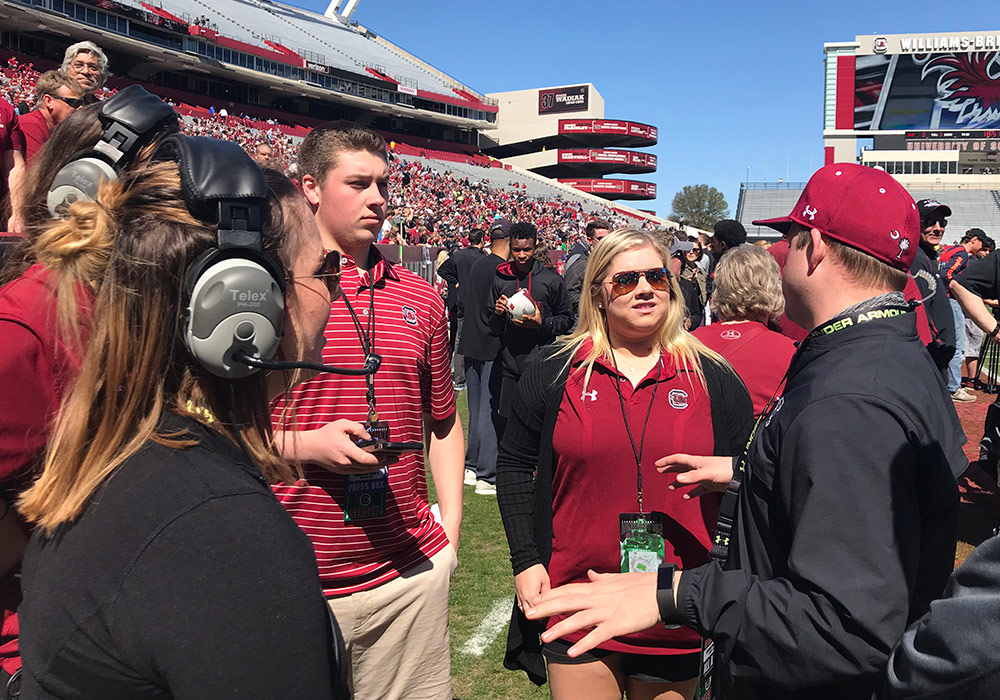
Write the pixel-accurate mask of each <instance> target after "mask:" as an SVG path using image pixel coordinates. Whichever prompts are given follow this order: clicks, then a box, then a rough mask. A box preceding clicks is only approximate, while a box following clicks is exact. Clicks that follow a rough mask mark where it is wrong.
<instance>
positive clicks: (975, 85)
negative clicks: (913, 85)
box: [913, 51, 1000, 129]
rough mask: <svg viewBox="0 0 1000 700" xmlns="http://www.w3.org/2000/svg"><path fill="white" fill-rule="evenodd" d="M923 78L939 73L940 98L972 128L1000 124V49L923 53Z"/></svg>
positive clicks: (958, 119)
mask: <svg viewBox="0 0 1000 700" xmlns="http://www.w3.org/2000/svg"><path fill="white" fill-rule="evenodd" d="M913 61H914V62H915V63H917V64H918V65H922V66H923V70H922V72H921V74H920V79H921V81H922V80H924V79H925V78H927V76H929V75H932V74H933V73H935V72H936V73H937V74H938V77H937V101H938V103H939V104H940V105H941V108H942V109H946V110H948V111H949V112H953V113H956V114H957V116H956V118H955V122H956V123H957V124H960V125H962V126H965V127H968V128H970V129H974V128H980V129H982V128H987V127H991V126H997V125H998V124H1000V52H997V51H990V52H977V53H957V54H956V53H948V54H923V55H920V56H914V57H913Z"/></svg>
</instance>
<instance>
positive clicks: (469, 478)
mask: <svg viewBox="0 0 1000 700" xmlns="http://www.w3.org/2000/svg"><path fill="white" fill-rule="evenodd" d="M465 485H466V486H475V485H476V472H475V470H474V469H466V470H465Z"/></svg>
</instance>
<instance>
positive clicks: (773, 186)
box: [740, 182, 806, 190]
mask: <svg viewBox="0 0 1000 700" xmlns="http://www.w3.org/2000/svg"><path fill="white" fill-rule="evenodd" d="M805 186H806V183H804V182H741V183H740V189H741V190H801V189H802V188H803V187H805Z"/></svg>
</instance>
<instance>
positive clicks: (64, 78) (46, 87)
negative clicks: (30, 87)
mask: <svg viewBox="0 0 1000 700" xmlns="http://www.w3.org/2000/svg"><path fill="white" fill-rule="evenodd" d="M61 87H64V88H69V89H70V90H72V91H73V93H74V94H75V95H76V96H77V97H82V96H83V90H81V89H80V85H79V84H78V83H77V82H76V81H75V80H73V79H72V78H71V77H69V76H68V75H66V74H65V73H63V72H62V71H59V70H50V71H46V72H45V73H42V77H41V78H39V79H38V81H37V82H36V83H35V106H36V107H40V106H41V104H42V98H43V97H45V96H46V95H51V96H52V97H55V96H56V90H58V89H59V88H61Z"/></svg>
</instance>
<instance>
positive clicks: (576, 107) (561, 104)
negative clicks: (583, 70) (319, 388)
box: [538, 85, 590, 114]
mask: <svg viewBox="0 0 1000 700" xmlns="http://www.w3.org/2000/svg"><path fill="white" fill-rule="evenodd" d="M589 102H590V88H589V87H588V86H587V85H574V86H573V87H561V88H549V89H547V90H539V91H538V113H539V114H560V113H563V112H586V111H587V109H589V107H588V105H589Z"/></svg>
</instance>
